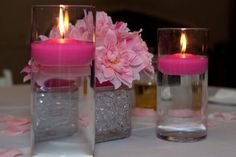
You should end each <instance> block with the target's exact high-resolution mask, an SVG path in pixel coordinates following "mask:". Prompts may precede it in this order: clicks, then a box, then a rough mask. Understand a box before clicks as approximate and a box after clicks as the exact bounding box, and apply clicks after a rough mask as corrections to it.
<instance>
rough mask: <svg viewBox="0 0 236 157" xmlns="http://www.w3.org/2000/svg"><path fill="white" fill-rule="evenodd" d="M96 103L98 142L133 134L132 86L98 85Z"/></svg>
mask: <svg viewBox="0 0 236 157" xmlns="http://www.w3.org/2000/svg"><path fill="white" fill-rule="evenodd" d="M95 104H96V105H95V117H96V122H95V124H96V125H95V131H96V133H95V134H96V135H95V137H96V138H95V141H96V143H99V142H105V141H111V140H117V139H122V138H126V137H129V136H130V135H131V111H132V105H133V89H132V88H128V87H120V88H118V89H114V87H112V86H108V87H107V86H106V87H96V94H95Z"/></svg>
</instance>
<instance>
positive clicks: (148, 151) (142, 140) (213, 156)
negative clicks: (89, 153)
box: [0, 85, 236, 157]
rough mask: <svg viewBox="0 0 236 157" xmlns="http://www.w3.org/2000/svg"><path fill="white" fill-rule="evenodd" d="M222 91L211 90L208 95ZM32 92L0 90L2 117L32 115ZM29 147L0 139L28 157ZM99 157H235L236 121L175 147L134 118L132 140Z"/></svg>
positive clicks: (105, 147) (100, 149)
mask: <svg viewBox="0 0 236 157" xmlns="http://www.w3.org/2000/svg"><path fill="white" fill-rule="evenodd" d="M218 89H219V88H216V87H210V88H209V95H212V94H214V93H215V92H216V91H217V90H218ZM29 104H30V88H29V86H28V85H16V86H12V87H6V88H0V111H1V112H0V113H1V114H2V115H4V114H15V115H25V114H27V115H29ZM208 110H209V113H212V112H228V113H233V114H236V102H235V105H225V104H212V103H208ZM0 129H1V125H0ZM28 144H29V143H28V142H26V141H22V140H19V139H17V137H8V139H7V138H6V137H3V136H1V135H0V148H4V147H9V148H10V147H12V148H20V149H21V150H22V151H23V152H24V153H25V154H26V155H25V157H27V156H28V155H27V152H28V151H29V149H28V148H27V145H28ZM95 156H96V157H121V156H122V157H159V156H160V157H187V156H189V157H200V156H202V157H234V156H236V120H234V121H228V122H227V121H223V120H217V121H216V126H215V127H210V128H209V130H208V136H207V138H206V139H205V140H202V141H198V142H193V143H175V142H168V141H164V140H161V139H158V138H157V137H156V135H155V123H154V120H153V119H152V118H150V117H134V118H133V130H132V135H131V137H129V138H126V139H122V140H115V141H110V142H104V143H99V144H96V146H95Z"/></svg>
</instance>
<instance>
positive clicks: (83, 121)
mask: <svg viewBox="0 0 236 157" xmlns="http://www.w3.org/2000/svg"><path fill="white" fill-rule="evenodd" d="M79 122H80V123H81V125H82V126H83V127H88V125H89V120H88V116H87V115H86V114H84V113H79Z"/></svg>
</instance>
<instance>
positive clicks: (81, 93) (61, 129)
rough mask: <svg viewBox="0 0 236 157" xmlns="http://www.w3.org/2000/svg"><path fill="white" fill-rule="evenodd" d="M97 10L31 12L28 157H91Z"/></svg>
mask: <svg viewBox="0 0 236 157" xmlns="http://www.w3.org/2000/svg"><path fill="white" fill-rule="evenodd" d="M94 53H95V8H94V7H93V6H80V5H73V6H67V5H60V6H57V5H53V6H34V7H33V8H32V40H31V68H32V74H31V75H32V78H31V87H32V101H31V115H32V156H37V157H45V156H50V157H58V156H63V157H75V156H81V157H82V156H93V151H94V141H95V140H94V139H95V128H94V124H95V122H94V117H95V113H94V112H95V99H94V88H93V85H94V74H93V70H92V68H93V61H94Z"/></svg>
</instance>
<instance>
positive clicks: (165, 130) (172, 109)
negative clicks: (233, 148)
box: [156, 28, 208, 142]
mask: <svg viewBox="0 0 236 157" xmlns="http://www.w3.org/2000/svg"><path fill="white" fill-rule="evenodd" d="M207 48H208V30H207V29H205V28H162V29H159V30H158V58H157V69H158V73H157V76H158V79H157V89H158V91H157V94H158V98H157V99H158V102H157V104H158V107H157V117H158V118H157V123H156V124H157V125H156V134H157V137H159V138H161V139H164V140H169V141H175V142H193V141H198V140H201V139H205V138H206V136H207V96H208V94H207V87H208V56H207Z"/></svg>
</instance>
